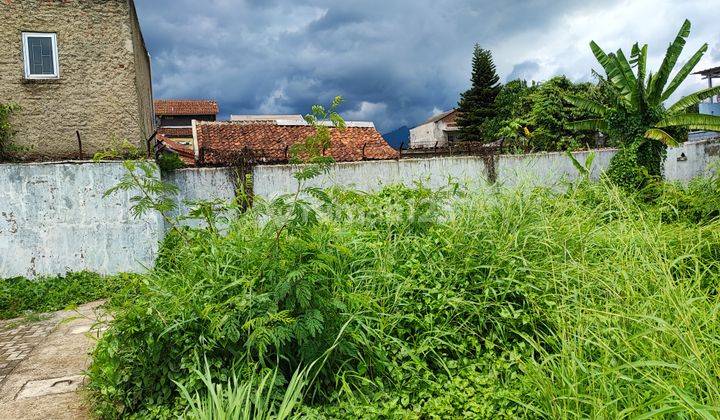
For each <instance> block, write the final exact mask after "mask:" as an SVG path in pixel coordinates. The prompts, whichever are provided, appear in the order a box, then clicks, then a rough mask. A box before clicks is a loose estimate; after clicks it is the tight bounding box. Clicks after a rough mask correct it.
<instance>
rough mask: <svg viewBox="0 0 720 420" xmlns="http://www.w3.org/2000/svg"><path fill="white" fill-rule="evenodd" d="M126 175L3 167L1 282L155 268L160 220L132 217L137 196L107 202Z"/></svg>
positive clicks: (74, 166) (81, 168)
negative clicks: (23, 277)
mask: <svg viewBox="0 0 720 420" xmlns="http://www.w3.org/2000/svg"><path fill="white" fill-rule="evenodd" d="M124 173H125V169H124V168H123V166H122V164H121V163H119V162H116V163H88V162H84V163H52V164H3V165H0V180H2V181H1V184H0V277H14V276H26V277H30V278H32V277H36V276H42V275H57V274H65V273H66V272H68V271H82V270H89V271H94V272H97V273H101V274H114V273H119V272H137V271H142V270H143V269H144V267H147V266H152V264H153V262H154V261H155V256H156V254H157V249H158V242H159V241H160V239H161V238H162V235H163V233H164V228H163V224H162V220H161V218H160V216H159V215H147V216H145V217H143V218H141V219H139V220H138V219H135V218H133V216H132V215H131V214H130V201H129V199H130V197H131V196H132V195H133V194H130V193H124V192H121V193H118V194H117V195H113V196H110V197H108V198H103V194H104V193H105V191H106V190H108V189H109V188H111V187H112V186H114V185H116V184H117V182H118V181H119V180H120V178H121V177H122V175H123V174H124Z"/></svg>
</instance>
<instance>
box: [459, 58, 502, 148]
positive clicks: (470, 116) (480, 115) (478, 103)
mask: <svg viewBox="0 0 720 420" xmlns="http://www.w3.org/2000/svg"><path fill="white" fill-rule="evenodd" d="M471 81H472V87H471V88H470V89H469V90H468V91H467V92H465V93H462V94H461V95H460V102H459V103H458V110H459V111H460V112H461V115H460V116H459V117H458V126H459V128H460V139H461V140H475V141H477V140H480V141H490V140H491V135H492V134H493V133H487V134H488V135H485V134H486V133H483V132H482V125H483V123H484V122H485V121H487V120H488V119H490V118H493V117H495V115H496V113H497V111H496V109H495V97H496V96H497V95H498V93H500V88H501V86H500V83H499V81H500V78H499V77H498V75H497V73H496V72H495V63H493V59H492V53H491V52H490V51H489V50H485V49H482V48H480V46H479V45H477V44H475V50H474V52H473V63H472V79H471Z"/></svg>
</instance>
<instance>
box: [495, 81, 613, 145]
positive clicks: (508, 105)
mask: <svg viewBox="0 0 720 420" xmlns="http://www.w3.org/2000/svg"><path fill="white" fill-rule="evenodd" d="M571 95H572V96H573V97H577V98H582V99H585V100H596V101H600V102H602V103H604V102H605V101H606V100H607V99H606V97H607V95H608V92H607V89H605V88H603V85H595V84H592V83H574V82H572V81H570V80H569V79H568V78H567V77H565V76H556V77H553V78H551V79H549V80H547V81H545V82H542V83H532V84H528V83H527V82H526V81H524V80H514V81H511V82H508V83H507V84H505V85H504V86H503V87H502V89H501V90H500V93H499V94H498V96H497V98H496V99H495V109H496V114H495V116H494V117H492V118H488V119H486V120H485V121H484V122H483V124H482V132H483V133H484V137H483V138H484V140H483V141H486V142H490V141H496V140H500V139H502V140H504V149H505V150H506V151H509V152H518V153H529V152H538V151H560V150H577V149H581V148H594V147H596V146H598V145H601V144H604V143H608V144H607V145H612V143H611V141H606V142H603V143H600V142H599V141H598V140H599V139H598V136H597V131H596V130H592V129H590V130H576V129H571V128H569V127H568V124H569V123H570V122H572V121H575V120H578V119H587V118H591V117H592V114H591V113H589V112H588V111H585V110H583V109H580V108H577V107H574V106H572V105H571V104H570V103H568V102H567V101H565V100H564V98H566V97H568V96H571Z"/></svg>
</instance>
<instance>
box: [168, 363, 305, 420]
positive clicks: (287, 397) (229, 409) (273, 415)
mask: <svg viewBox="0 0 720 420" xmlns="http://www.w3.org/2000/svg"><path fill="white" fill-rule="evenodd" d="M195 373H196V374H197V375H198V376H199V377H200V378H201V379H202V382H203V384H205V393H204V394H200V393H199V392H196V393H195V395H194V396H192V395H191V394H190V392H189V391H188V389H187V388H186V387H185V386H183V385H182V384H180V385H179V388H180V393H181V394H182V396H183V398H185V401H186V402H187V404H188V410H187V412H186V413H185V415H186V416H187V418H190V419H194V420H269V419H273V420H285V419H288V418H291V416H292V415H293V413H294V411H295V410H296V408H297V406H298V405H299V404H300V401H301V399H302V393H303V390H304V388H305V386H306V385H307V383H308V374H309V370H308V369H303V370H301V371H296V372H295V373H294V374H293V376H292V378H290V381H289V382H288V383H287V386H286V388H285V393H284V394H283V395H282V399H281V400H279V401H276V400H275V399H274V398H275V395H273V394H274V391H275V387H274V385H275V383H276V381H277V380H278V371H277V369H276V370H274V371H271V372H267V373H265V374H264V375H262V376H260V377H256V376H255V375H251V377H250V378H249V379H248V380H246V381H244V382H240V381H239V380H238V377H237V375H235V374H233V375H232V378H231V379H228V380H227V382H225V383H218V382H217V381H216V380H214V378H213V374H212V372H211V371H210V366H209V365H208V364H207V363H206V364H205V370H204V371H203V372H199V371H196V372H195Z"/></svg>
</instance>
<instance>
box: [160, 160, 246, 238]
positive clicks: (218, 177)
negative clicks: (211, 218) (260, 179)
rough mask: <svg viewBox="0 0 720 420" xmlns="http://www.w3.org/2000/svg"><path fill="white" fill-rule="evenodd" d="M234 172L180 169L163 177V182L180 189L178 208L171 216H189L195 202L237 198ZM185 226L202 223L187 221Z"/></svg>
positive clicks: (227, 170)
mask: <svg viewBox="0 0 720 420" xmlns="http://www.w3.org/2000/svg"><path fill="white" fill-rule="evenodd" d="M233 176H234V174H233V171H232V170H230V169H227V168H190V169H180V170H177V171H174V172H172V173H169V174H166V175H164V176H163V180H164V181H167V182H171V183H173V184H175V185H176V186H177V187H178V190H179V191H178V195H177V198H178V207H177V209H176V211H175V212H174V213H173V214H172V215H171V216H172V217H176V216H178V215H183V216H187V215H188V212H189V210H190V207H191V206H192V202H193V201H199V200H223V201H226V202H228V201H230V200H232V199H233V198H235V184H234V182H233ZM184 224H186V225H189V226H198V225H199V224H200V221H195V220H187V221H185V222H184Z"/></svg>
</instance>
